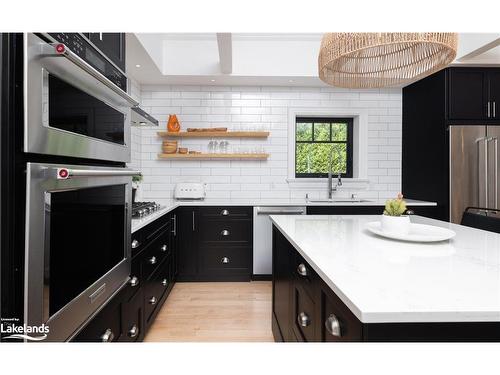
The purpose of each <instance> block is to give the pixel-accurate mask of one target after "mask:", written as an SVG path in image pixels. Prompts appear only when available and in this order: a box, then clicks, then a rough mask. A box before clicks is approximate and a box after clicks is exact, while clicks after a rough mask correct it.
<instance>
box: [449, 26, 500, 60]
mask: <svg viewBox="0 0 500 375" xmlns="http://www.w3.org/2000/svg"><path fill="white" fill-rule="evenodd" d="M458 43H459V44H458V47H459V48H458V51H457V57H456V60H457V61H460V62H466V61H467V60H470V59H473V58H474V57H477V56H479V55H481V54H483V53H485V52H487V51H489V50H490V49H492V48H495V47H497V46H499V45H500V34H498V33H490V34H460V35H459V40H458Z"/></svg>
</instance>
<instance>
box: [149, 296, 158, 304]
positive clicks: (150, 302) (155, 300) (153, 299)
mask: <svg viewBox="0 0 500 375" xmlns="http://www.w3.org/2000/svg"><path fill="white" fill-rule="evenodd" d="M156 302H158V300H157V299H156V297H154V296H153V297H151V298H150V299H149V304H150V305H156Z"/></svg>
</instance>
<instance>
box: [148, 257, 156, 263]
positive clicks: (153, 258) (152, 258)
mask: <svg viewBox="0 0 500 375" xmlns="http://www.w3.org/2000/svg"><path fill="white" fill-rule="evenodd" d="M149 263H150V264H156V257H155V256H153V257H151V258H149Z"/></svg>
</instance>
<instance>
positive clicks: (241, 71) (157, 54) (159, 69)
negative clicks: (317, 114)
mask: <svg viewBox="0 0 500 375" xmlns="http://www.w3.org/2000/svg"><path fill="white" fill-rule="evenodd" d="M321 37H322V34H318V33H309V34H298V33H282V34H276V33H273V34H271V33H245V34H243V33H232V34H229V33H219V34H216V33H191V34H189V33H177V34H174V33H136V34H127V56H126V61H127V74H128V75H129V76H131V77H132V78H134V79H136V80H137V81H138V82H139V83H141V84H178V85H181V84H187V85H255V86H262V85H273V86H323V85H325V84H324V83H323V82H322V81H320V80H319V78H318V72H317V56H318V53H319V46H320V42H321ZM453 64H454V65H455V64H456V65H474V66H477V65H495V66H500V34H497V33H489V34H487V33H468V34H466V33H462V34H459V48H458V53H457V59H456V60H455V61H454V63H453ZM137 65H139V67H138V66H137ZM221 67H222V69H221ZM228 69H229V70H228ZM222 71H224V72H228V71H230V72H231V73H222Z"/></svg>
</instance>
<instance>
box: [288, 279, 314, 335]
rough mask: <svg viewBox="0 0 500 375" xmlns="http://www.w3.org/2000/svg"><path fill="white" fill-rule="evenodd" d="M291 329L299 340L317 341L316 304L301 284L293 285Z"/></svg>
mask: <svg viewBox="0 0 500 375" xmlns="http://www.w3.org/2000/svg"><path fill="white" fill-rule="evenodd" d="M292 298H293V299H292V305H293V315H292V319H293V331H295V335H296V336H297V338H298V339H299V341H302V340H303V341H306V342H312V341H318V339H317V334H316V327H317V325H318V322H316V316H317V314H316V304H315V301H314V300H313V299H312V298H311V296H310V295H309V294H308V293H306V291H305V290H304V289H303V287H302V286H300V285H298V284H297V283H295V285H294V286H293V297H292Z"/></svg>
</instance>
